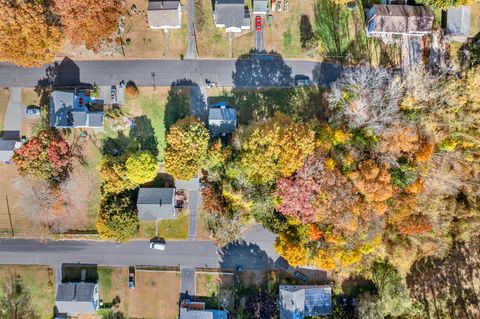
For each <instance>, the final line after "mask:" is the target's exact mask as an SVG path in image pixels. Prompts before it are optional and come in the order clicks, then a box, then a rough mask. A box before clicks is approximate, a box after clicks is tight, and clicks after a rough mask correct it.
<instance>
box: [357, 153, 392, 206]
mask: <svg viewBox="0 0 480 319" xmlns="http://www.w3.org/2000/svg"><path fill="white" fill-rule="evenodd" d="M349 177H350V179H351V180H352V183H353V185H355V187H356V188H357V190H358V191H359V192H360V193H362V194H363V195H364V196H365V198H366V199H367V200H369V201H373V202H383V201H386V200H388V199H390V198H391V197H392V195H393V187H392V184H391V181H390V173H389V172H388V167H386V166H385V165H378V164H377V163H376V162H375V161H374V160H372V159H369V160H366V161H364V162H362V163H360V164H359V165H358V170H357V171H355V172H353V173H351V174H350V176H349Z"/></svg>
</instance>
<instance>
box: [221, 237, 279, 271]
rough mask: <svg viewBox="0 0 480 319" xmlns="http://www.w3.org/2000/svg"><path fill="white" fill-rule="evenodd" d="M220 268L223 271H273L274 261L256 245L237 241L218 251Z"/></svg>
mask: <svg viewBox="0 0 480 319" xmlns="http://www.w3.org/2000/svg"><path fill="white" fill-rule="evenodd" d="M219 254H220V268H221V269H225V270H231V271H235V270H239V269H242V270H260V269H274V268H275V261H274V260H273V259H272V258H271V257H270V256H269V255H268V254H267V252H266V251H264V250H263V249H261V248H260V246H258V245H257V244H254V243H251V242H250V243H247V242H246V241H245V240H238V241H236V242H233V243H230V244H228V245H226V246H224V247H223V248H221V249H220V252H219Z"/></svg>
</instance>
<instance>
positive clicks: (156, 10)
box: [147, 0, 182, 30]
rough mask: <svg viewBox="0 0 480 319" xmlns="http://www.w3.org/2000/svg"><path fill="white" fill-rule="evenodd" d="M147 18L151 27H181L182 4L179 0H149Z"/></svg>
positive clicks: (163, 28)
mask: <svg viewBox="0 0 480 319" xmlns="http://www.w3.org/2000/svg"><path fill="white" fill-rule="evenodd" d="M147 18H148V25H149V26H150V28H151V29H162V30H167V29H180V28H181V26H182V5H181V4H180V1H179V0H149V1H148V8H147Z"/></svg>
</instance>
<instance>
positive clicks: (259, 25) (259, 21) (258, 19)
mask: <svg viewBox="0 0 480 319" xmlns="http://www.w3.org/2000/svg"><path fill="white" fill-rule="evenodd" d="M255 30H257V31H262V18H261V17H260V16H257V17H256V18H255Z"/></svg>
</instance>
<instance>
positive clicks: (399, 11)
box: [366, 4, 433, 37]
mask: <svg viewBox="0 0 480 319" xmlns="http://www.w3.org/2000/svg"><path fill="white" fill-rule="evenodd" d="M366 21H367V35H369V36H377V37H382V36H386V35H415V36H423V35H425V34H429V33H431V32H432V27H433V12H432V9H430V8H429V7H425V6H407V5H382V4H375V5H373V6H372V8H370V10H369V11H368V14H367V20H366Z"/></svg>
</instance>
